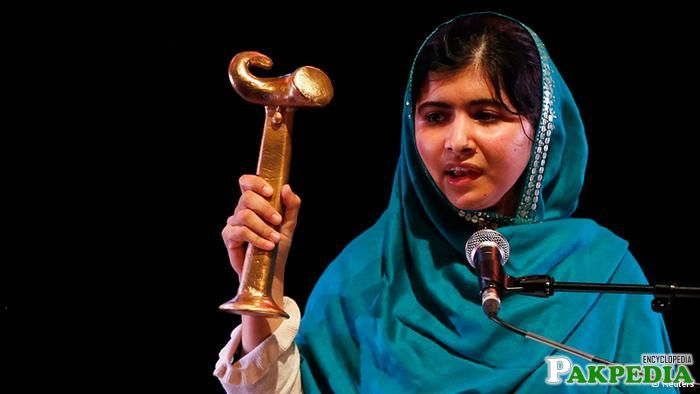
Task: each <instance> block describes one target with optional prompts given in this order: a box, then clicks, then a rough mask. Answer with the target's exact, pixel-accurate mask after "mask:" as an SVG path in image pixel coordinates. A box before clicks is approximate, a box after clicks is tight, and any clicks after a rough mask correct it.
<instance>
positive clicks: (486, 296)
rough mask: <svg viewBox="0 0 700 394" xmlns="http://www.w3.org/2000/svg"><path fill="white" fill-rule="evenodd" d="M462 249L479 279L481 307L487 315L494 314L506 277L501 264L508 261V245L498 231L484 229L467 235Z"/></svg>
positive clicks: (496, 311)
mask: <svg viewBox="0 0 700 394" xmlns="http://www.w3.org/2000/svg"><path fill="white" fill-rule="evenodd" d="M464 251H465V254H466V256H467V261H469V264H470V265H471V266H472V267H473V268H474V269H475V270H476V275H477V277H478V279H479V288H480V290H481V307H482V308H483V309H484V313H486V315H487V316H495V315H497V314H498V310H499V308H500V306H501V295H502V293H503V287H504V284H505V279H506V274H505V273H504V272H503V267H502V265H503V264H505V263H506V261H508V257H509V256H510V245H509V244H508V241H507V240H506V238H505V237H504V236H503V235H501V233H499V232H498V231H495V230H486V229H485V230H479V231H477V232H475V233H474V234H472V236H471V237H469V240H467V244H466V245H465V247H464Z"/></svg>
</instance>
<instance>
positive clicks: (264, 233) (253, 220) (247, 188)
mask: <svg viewBox="0 0 700 394" xmlns="http://www.w3.org/2000/svg"><path fill="white" fill-rule="evenodd" d="M238 183H239V185H240V187H241V198H240V199H239V200H238V205H236V209H235V210H234V213H233V215H232V216H230V217H229V218H228V220H226V226H225V227H224V229H223V231H222V232H221V236H222V238H223V240H224V244H225V245H226V249H227V251H228V257H229V260H230V262H231V266H232V267H233V269H234V271H236V273H237V274H238V278H239V280H240V279H241V275H242V273H243V261H244V259H245V248H246V245H247V244H252V245H255V246H256V247H258V248H260V249H263V250H273V249H274V248H275V245H276V244H279V249H278V251H277V260H276V262H275V278H276V279H277V280H282V278H283V277H284V266H285V264H286V262H287V256H288V255H289V248H290V247H291V245H292V237H293V235H294V229H295V228H296V225H297V216H298V215H299V207H300V206H301V198H300V197H299V196H298V195H296V194H295V193H294V192H293V191H292V188H291V187H290V186H289V185H284V186H283V187H282V195H281V201H282V205H283V207H284V208H283V210H284V213H280V212H277V211H276V210H275V209H274V208H273V207H272V205H271V204H270V202H269V201H268V198H269V197H271V196H272V187H271V186H270V185H269V184H268V183H267V182H266V181H265V180H264V179H263V178H261V177H259V176H256V175H243V176H241V178H240V179H239V181H238ZM282 215H284V217H282ZM280 223H281V224H282V226H281V227H280V231H279V232H277V231H275V229H274V228H273V226H277V225H279V224H280ZM278 274H279V275H278Z"/></svg>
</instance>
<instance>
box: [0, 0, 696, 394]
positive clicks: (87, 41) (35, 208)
mask: <svg viewBox="0 0 700 394" xmlns="http://www.w3.org/2000/svg"><path fill="white" fill-rule="evenodd" d="M226 3H227V4H222V3H214V2H183V1H173V2H161V3H160V4H153V3H151V4H149V5H144V4H143V3H136V2H135V3H134V4H125V3H118V2H102V3H95V2H93V3H90V4H86V5H82V6H80V7H78V6H71V7H70V8H67V6H65V5H64V4H62V3H59V2H49V3H39V2H31V1H30V2H22V3H21V5H18V4H13V3H7V4H5V5H4V6H3V7H5V8H6V11H3V13H2V19H3V23H2V26H3V27H2V29H3V30H4V31H3V37H4V39H3V41H4V42H5V43H6V44H5V45H6V46H4V49H3V52H5V53H4V54H3V59H4V60H3V62H2V63H3V69H4V71H3V73H2V86H3V87H2V95H3V96H4V97H3V102H4V104H3V107H4V109H3V115H2V120H1V124H2V137H0V150H1V152H0V163H1V165H0V175H1V178H0V182H1V183H0V185H1V186H0V187H1V190H2V192H0V207H1V208H0V209H1V210H2V211H1V215H2V216H1V218H2V220H1V221H0V225H1V226H2V227H3V229H4V233H5V234H6V235H5V236H3V237H2V239H3V245H2V254H1V255H0V330H1V332H0V334H1V336H0V392H3V393H25V392H71V393H72V392H94V393H101V392H105V393H108V392H131V393H137V392H169V391H174V390H177V391H178V392H180V391H182V392H196V393H209V392H212V393H216V392H221V390H220V388H219V387H218V382H217V381H216V379H215V378H214V377H212V376H211V372H212V369H213V366H214V362H215V361H216V358H217V353H218V351H219V349H220V347H221V346H222V345H223V344H224V343H225V342H226V340H227V338H228V335H229V331H230V329H231V328H232V327H233V326H234V325H235V324H236V323H237V317H234V316H231V315H225V314H222V313H220V312H219V311H218V310H217V306H218V305H219V304H220V303H221V302H223V301H226V300H228V299H229V298H231V297H232V296H233V295H234V293H235V290H236V280H235V275H234V274H233V272H232V270H231V269H230V267H229V265H228V260H227V257H226V252H225V249H224V247H223V244H222V242H221V240H220V231H221V228H222V227H223V225H224V223H225V220H226V218H227V217H228V216H229V214H230V213H231V211H232V210H233V208H234V206H235V204H236V201H237V198H238V191H237V182H238V177H239V176H240V175H241V174H243V173H250V172H253V171H254V170H255V163H256V160H257V154H258V146H259V138H260V131H261V129H262V120H263V111H262V108H259V107H257V106H254V105H251V104H248V103H246V102H244V101H243V100H242V99H240V98H239V97H238V96H237V95H236V93H235V92H234V91H233V89H232V88H231V86H230V84H229V82H228V78H227V73H226V72H227V66H228V62H229V61H230V59H231V57H232V56H233V55H234V54H235V53H237V52H239V51H242V50H258V51H262V52H264V53H266V54H268V55H269V56H271V57H272V58H273V60H274V61H275V62H276V64H275V66H274V67H273V70H272V72H270V73H268V74H264V73H263V75H280V74H286V73H288V72H291V71H292V70H293V69H294V68H296V67H298V66H301V65H306V64H308V65H314V66H317V67H320V68H322V69H323V70H325V71H326V72H327V73H328V75H329V76H330V77H331V79H332V80H333V83H334V86H335V92H336V96H335V98H334V100H333V102H332V103H331V104H330V105H329V106H328V107H327V108H325V109H322V110H314V111H301V112H299V113H298V115H297V118H296V124H295V136H294V145H295V146H294V156H293V161H292V173H291V182H292V184H293V186H294V187H295V189H296V191H297V192H298V193H299V194H300V195H301V196H302V198H303V207H302V211H301V217H300V222H299V227H298V231H297V234H296V237H295V243H294V247H293V250H292V253H291V256H290V262H289V265H288V277H287V293H288V294H289V295H290V296H292V297H293V298H295V299H296V300H297V301H298V302H299V303H300V304H301V305H302V306H303V305H304V302H305V299H306V297H307V296H308V294H309V292H310V291H311V288H312V286H313V284H314V282H315V281H316V279H317V278H318V276H319V275H320V274H321V272H322V271H323V269H324V267H325V266H326V264H327V263H328V262H329V261H330V260H331V259H332V258H333V257H334V256H335V255H336V254H337V253H338V252H339V251H340V250H341V248H342V247H343V246H344V245H345V244H346V243H347V242H348V241H349V240H351V239H352V238H353V237H355V236H356V235H357V234H358V233H359V232H361V231H362V230H363V229H364V228H366V227H367V226H368V225H370V224H372V223H373V222H374V221H375V220H376V219H377V217H378V215H379V214H380V213H381V211H382V210H383V208H384V207H385V205H386V203H387V197H388V195H389V191H390V185H391V180H392V176H393V171H394V167H395V163H396V159H397V154H398V142H399V126H400V121H401V109H402V106H401V104H402V95H403V89H404V86H405V82H406V80H407V75H408V67H409V65H410V62H411V60H412V57H413V55H414V53H415V51H416V50H417V48H418V45H419V44H420V42H421V40H422V38H423V37H424V36H425V35H427V34H428V33H429V32H430V31H431V29H432V28H433V27H434V26H436V25H437V24H438V23H440V22H442V21H444V20H446V19H447V18H448V17H450V16H453V15H455V14H457V13H462V12H468V11H473V10H485V9H491V10H497V11H501V12H504V13H506V14H510V15H512V16H515V17H517V18H519V19H521V20H522V21H524V22H525V23H526V24H528V25H529V26H531V27H532V28H533V29H534V30H535V31H537V32H538V33H539V34H540V36H541V37H542V39H543V41H544V42H545V44H546V45H547V46H548V48H549V51H550V54H551V56H552V58H553V59H554V61H555V63H556V64H557V66H558V67H559V69H560V71H561V72H562V73H563V75H564V76H565V79H566V81H567V84H568V85H569V87H570V89H571V90H572V92H573V94H574V97H576V99H577V102H578V104H579V106H580V110H581V112H582V115H583V118H584V120H585V124H586V126H587V133H588V137H589V143H590V160H589V167H588V173H587V183H586V187H585V189H584V192H583V195H582V198H581V204H580V209H579V211H578V213H577V215H578V216H587V217H592V218H594V219H595V220H597V221H598V222H599V223H601V224H603V225H605V226H607V227H609V228H610V229H612V230H613V231H614V232H616V233H617V234H619V235H621V236H622V237H624V238H626V239H628V240H629V241H630V244H631V249H632V251H633V253H634V254H635V256H636V257H637V258H638V260H639V261H640V263H641V265H642V267H643V269H644V271H645V273H646V274H647V276H648V277H649V279H650V280H651V281H654V282H669V281H677V282H679V283H682V284H689V285H700V281H698V280H697V278H696V277H695V276H694V273H695V272H697V269H696V268H695V264H696V262H695V258H694V253H692V250H693V249H692V248H693V246H692V245H693V244H694V237H693V231H692V230H680V228H681V227H683V228H685V227H686V226H691V227H690V228H692V225H693V224H694V223H697V219H698V218H697V213H696V207H695V205H694V204H693V201H694V200H691V193H690V191H689V189H690V186H689V185H690V184H691V183H692V181H693V179H695V176H694V175H693V174H694V173H695V171H696V169H697V165H696V164H695V159H696V151H697V148H696V146H695V145H694V144H693V143H692V142H691V141H693V140H694V139H695V138H694V137H695V136H694V134H695V133H696V132H697V125H696V124H697V116H698V111H697V109H696V105H695V103H696V100H695V95H696V91H697V88H698V82H697V78H696V67H695V65H694V64H693V63H691V62H689V61H688V58H689V56H690V54H691V53H692V51H694V50H695V49H696V47H697V44H696V40H697V38H698V35H697V33H696V32H695V31H694V23H695V21H694V20H692V19H691V14H692V13H691V12H690V11H689V9H684V8H683V7H681V6H678V5H673V4H670V3H668V2H663V3H657V4H651V5H646V6H636V8H630V7H624V6H621V5H615V4H613V3H606V4H605V6H592V5H583V4H580V5H577V4H569V5H561V4H546V3H544V4H543V3H542V2H537V5H534V2H533V4H522V2H514V4H517V5H514V4H509V3H503V2H490V3H485V2H469V3H466V2H465V3H463V4H459V5H458V4H455V3H456V2H448V3H441V2H430V5H423V6H420V7H415V8H411V7H404V8H406V9H404V10H402V11H400V12H398V11H396V8H395V7H389V6H385V5H382V4H381V3H380V2H372V3H371V4H365V5H357V4H355V5H342V4H333V5H322V6H311V5H304V4H292V3H287V4H286V5H273V4H270V3H268V2H258V3H254V2H249V4H248V3H246V4H234V3H238V2H226ZM228 3H230V4H228ZM587 4H588V3H587ZM600 258H601V259H605V258H606V256H600ZM341 285H342V284H341ZM572 308H575V305H572ZM697 311H698V303H697V302H696V303H691V302H678V303H677V305H676V308H675V309H674V310H673V311H672V313H670V314H668V315H666V322H667V324H668V327H669V331H670V336H671V342H672V345H673V347H674V350H675V351H676V352H692V353H695V354H700V353H699V352H698V351H699V350H700V349H699V346H698V340H697V338H696V337H695V336H694V334H695V332H696V330H695V329H693V327H694V325H695V322H694V318H695V317H696V315H697ZM639 329H644V328H643V327H640V328H639ZM596 335H606V333H591V336H592V337H594V336H596ZM693 372H694V373H695V375H696V376H697V375H698V370H697V369H693Z"/></svg>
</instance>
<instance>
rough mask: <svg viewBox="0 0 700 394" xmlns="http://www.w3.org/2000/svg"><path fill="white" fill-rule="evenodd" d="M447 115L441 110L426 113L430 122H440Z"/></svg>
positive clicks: (426, 117)
mask: <svg viewBox="0 0 700 394" xmlns="http://www.w3.org/2000/svg"><path fill="white" fill-rule="evenodd" d="M445 118H446V116H445V115H444V114H443V113H441V112H430V113H428V114H426V115H425V120H426V121H427V122H428V123H439V122H442V121H444V120H445Z"/></svg>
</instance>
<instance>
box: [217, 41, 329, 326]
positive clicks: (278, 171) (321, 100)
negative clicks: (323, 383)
mask: <svg viewBox="0 0 700 394" xmlns="http://www.w3.org/2000/svg"><path fill="white" fill-rule="evenodd" d="M251 66H254V67H260V68H264V69H266V70H267V69H270V68H271V67H272V60H271V59H270V58H269V57H267V56H265V55H263V54H261V53H259V52H241V53H239V54H237V55H236V56H234V57H233V59H232V60H231V63H230V65H229V78H230V80H231V84H232V85H233V88H234V89H235V90H236V92H238V94H239V95H240V96H241V97H243V99H245V100H246V101H249V102H251V103H254V104H259V105H263V106H264V107H265V123H264V126H263V135H262V143H261V144H260V155H259V157H258V167H257V171H256V174H257V175H258V176H259V177H260V178H262V179H264V180H265V181H266V182H267V183H268V184H269V185H270V186H272V189H273V190H272V193H271V196H270V197H269V200H270V205H272V207H273V208H274V209H275V210H276V211H277V212H282V203H281V191H282V186H283V185H285V184H286V183H287V180H288V178H289V165H290V161H291V153H292V143H291V142H292V140H291V139H292V125H293V120H294V112H295V111H296V110H297V108H314V107H323V106H325V105H327V104H328V103H329V102H330V101H331V99H332V98H333V86H332V84H331V81H330V79H329V78H328V76H327V75H326V74H325V73H324V72H323V71H321V70H319V69H318V68H315V67H310V66H304V67H300V68H298V69H296V70H295V71H294V72H292V73H290V74H287V75H284V76H281V77H275V78H258V77H256V76H254V75H253V74H251V72H250V67H251ZM283 224H284V223H280V224H278V225H277V226H276V227H275V230H276V231H278V232H279V230H280V227H281V226H282V225H283ZM277 251H278V246H275V248H274V249H273V250H264V249H261V248H258V247H257V246H256V245H253V244H251V243H249V244H248V245H247V249H246V252H245V258H244V262H243V272H242V275H241V277H240V285H239V287H238V292H237V294H236V296H235V297H234V298H233V299H231V300H230V301H228V302H226V303H224V304H222V305H220V306H219V309H221V310H223V311H225V312H229V313H237V314H241V315H256V316H267V317H273V316H278V317H284V318H288V317H289V316H288V315H287V313H286V312H285V311H284V310H283V309H282V308H281V307H280V306H279V305H277V303H276V302H275V300H274V298H273V297H272V294H271V293H272V282H273V279H274V274H275V259H276V257H277Z"/></svg>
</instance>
